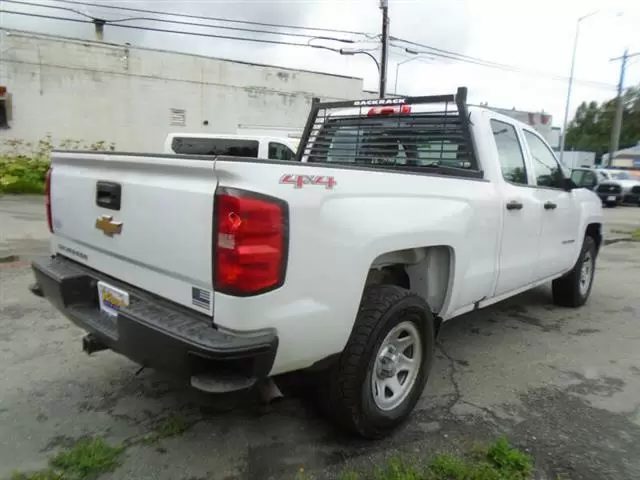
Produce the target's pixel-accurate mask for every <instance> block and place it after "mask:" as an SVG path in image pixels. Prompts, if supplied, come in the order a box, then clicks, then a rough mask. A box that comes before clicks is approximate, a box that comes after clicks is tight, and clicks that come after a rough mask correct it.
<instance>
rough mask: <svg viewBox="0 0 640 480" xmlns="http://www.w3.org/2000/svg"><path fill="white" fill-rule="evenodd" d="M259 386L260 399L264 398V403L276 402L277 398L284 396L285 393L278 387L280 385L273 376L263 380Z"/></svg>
mask: <svg viewBox="0 0 640 480" xmlns="http://www.w3.org/2000/svg"><path fill="white" fill-rule="evenodd" d="M258 388H259V392H260V400H262V403H265V404H269V403H273V402H275V401H276V400H280V399H281V398H284V395H283V394H282V392H281V391H280V389H279V388H278V385H276V382H275V381H274V380H273V378H271V377H269V378H266V379H264V380H263V381H262V382H260V385H259V387H258Z"/></svg>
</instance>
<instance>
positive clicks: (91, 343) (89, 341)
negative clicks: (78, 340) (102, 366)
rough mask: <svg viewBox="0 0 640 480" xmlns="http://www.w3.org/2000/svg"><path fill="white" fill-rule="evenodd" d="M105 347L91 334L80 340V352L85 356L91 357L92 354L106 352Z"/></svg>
mask: <svg viewBox="0 0 640 480" xmlns="http://www.w3.org/2000/svg"><path fill="white" fill-rule="evenodd" d="M108 348H109V347H107V346H106V345H105V344H104V343H102V342H101V341H100V340H98V339H97V338H96V337H94V336H93V335H91V334H88V335H85V336H84V337H83V338H82V350H83V351H84V352H85V353H86V354H87V355H91V354H92V353H94V352H101V351H102V350H107V349H108Z"/></svg>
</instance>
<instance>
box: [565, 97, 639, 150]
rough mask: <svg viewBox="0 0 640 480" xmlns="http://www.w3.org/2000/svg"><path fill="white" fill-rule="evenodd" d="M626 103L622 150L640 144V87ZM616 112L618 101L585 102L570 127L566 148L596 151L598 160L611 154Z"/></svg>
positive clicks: (621, 138) (623, 114) (623, 113)
mask: <svg viewBox="0 0 640 480" xmlns="http://www.w3.org/2000/svg"><path fill="white" fill-rule="evenodd" d="M622 100H623V106H624V109H623V112H622V129H621V132H620V148H627V147H631V146H633V145H636V144H637V143H638V142H639V141H640V86H638V87H632V88H629V89H628V90H627V91H626V92H624V94H623V96H622ZM615 110H616V99H615V98H612V99H611V100H607V101H606V102H603V103H601V104H598V103H597V102H589V103H586V102H583V103H582V104H581V105H580V106H579V107H578V110H576V115H575V117H574V118H573V120H572V121H571V123H570V124H569V127H568V128H567V138H566V141H565V148H566V149H567V150H588V151H591V152H596V158H601V157H602V155H603V154H605V153H607V152H608V151H609V144H610V143H611V128H612V126H613V118H614V115H615Z"/></svg>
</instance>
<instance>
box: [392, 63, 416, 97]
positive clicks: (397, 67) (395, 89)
mask: <svg viewBox="0 0 640 480" xmlns="http://www.w3.org/2000/svg"><path fill="white" fill-rule="evenodd" d="M417 59H418V57H413V58H407V59H406V60H403V61H401V62H398V63H397V64H396V81H395V83H394V84H393V93H394V94H397V93H398V72H399V71H400V65H403V64H405V63H409V62H411V61H412V60H417Z"/></svg>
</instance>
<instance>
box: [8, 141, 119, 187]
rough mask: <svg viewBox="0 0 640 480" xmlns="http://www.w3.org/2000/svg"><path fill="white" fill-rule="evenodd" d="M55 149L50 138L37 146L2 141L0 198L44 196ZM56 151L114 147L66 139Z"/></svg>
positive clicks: (103, 149) (37, 143)
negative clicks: (45, 183) (19, 194)
mask: <svg viewBox="0 0 640 480" xmlns="http://www.w3.org/2000/svg"><path fill="white" fill-rule="evenodd" d="M53 148H54V143H53V141H52V140H51V137H50V136H47V137H46V138H44V139H42V140H38V141H37V142H25V141H23V140H16V139H8V140H4V141H3V144H2V145H1V146H0V151H3V152H4V154H3V155H0V194H3V193H14V194H17V193H25V194H42V193H44V178H45V174H46V173H47V170H48V169H49V155H50V153H51V150H53ZM59 148H61V149H67V150H91V151H107V150H111V151H113V150H114V149H115V144H113V143H110V144H107V142H104V141H102V140H101V141H99V142H94V143H91V144H85V143H83V142H82V141H80V140H72V139H65V140H62V141H61V142H60V145H59Z"/></svg>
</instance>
